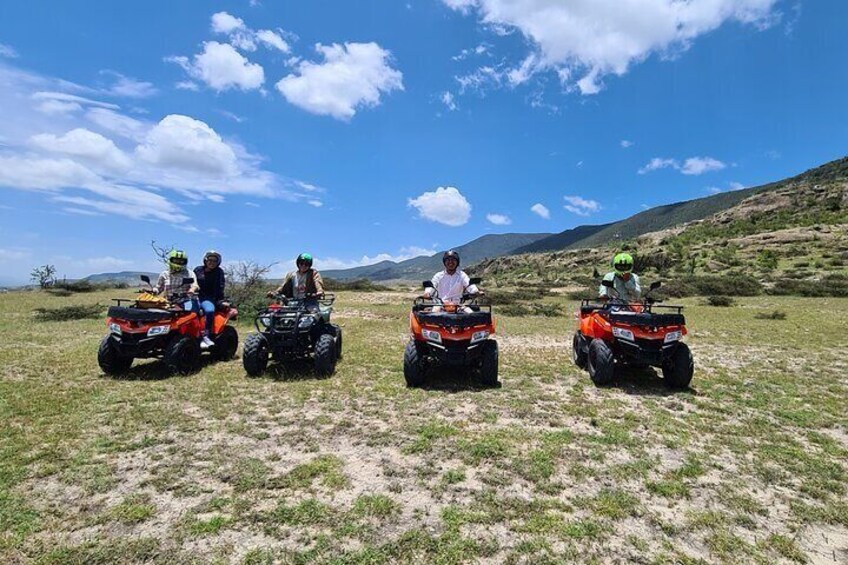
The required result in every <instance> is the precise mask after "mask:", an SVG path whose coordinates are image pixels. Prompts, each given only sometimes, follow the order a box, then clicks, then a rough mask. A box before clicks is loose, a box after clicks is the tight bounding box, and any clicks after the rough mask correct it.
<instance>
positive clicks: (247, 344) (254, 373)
mask: <svg viewBox="0 0 848 565" xmlns="http://www.w3.org/2000/svg"><path fill="white" fill-rule="evenodd" d="M241 361H242V364H243V365H244V370H245V372H246V373H247V375H248V376H250V377H259V376H261V375H262V373H264V372H265V369H266V368H267V367H268V340H266V339H265V336H264V335H262V334H250V335H249V336H247V339H245V340H244V350H243V351H242V352H241Z"/></svg>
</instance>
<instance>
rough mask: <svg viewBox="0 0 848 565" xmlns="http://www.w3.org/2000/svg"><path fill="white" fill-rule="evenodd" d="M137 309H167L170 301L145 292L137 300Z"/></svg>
mask: <svg viewBox="0 0 848 565" xmlns="http://www.w3.org/2000/svg"><path fill="white" fill-rule="evenodd" d="M135 307H136V308H163V309H164V308H167V307H168V301H167V300H165V299H164V298H162V297H161V296H157V295H155V294H153V293H150V292H143V293H141V294H139V295H138V298H136V299H135Z"/></svg>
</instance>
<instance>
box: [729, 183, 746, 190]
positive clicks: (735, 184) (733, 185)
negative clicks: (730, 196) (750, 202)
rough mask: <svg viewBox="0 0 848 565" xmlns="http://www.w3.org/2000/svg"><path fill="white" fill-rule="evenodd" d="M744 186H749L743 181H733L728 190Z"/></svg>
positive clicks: (740, 188)
mask: <svg viewBox="0 0 848 565" xmlns="http://www.w3.org/2000/svg"><path fill="white" fill-rule="evenodd" d="M744 188H748V187H747V186H745V185H744V184H742V183H741V182H731V183H730V185H729V187H728V190H742V189H744Z"/></svg>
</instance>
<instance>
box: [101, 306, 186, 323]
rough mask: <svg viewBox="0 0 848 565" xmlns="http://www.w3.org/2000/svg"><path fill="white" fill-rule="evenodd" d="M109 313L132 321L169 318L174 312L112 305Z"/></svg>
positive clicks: (151, 320)
mask: <svg viewBox="0 0 848 565" xmlns="http://www.w3.org/2000/svg"><path fill="white" fill-rule="evenodd" d="M107 315H108V316H109V317H110V318H117V319H119V320H128V321H130V322H158V321H159V320H166V321H167V320H169V319H170V318H171V316H172V313H171V312H170V311H168V310H160V309H157V308H127V307H125V306H110V307H109V311H108V313H107Z"/></svg>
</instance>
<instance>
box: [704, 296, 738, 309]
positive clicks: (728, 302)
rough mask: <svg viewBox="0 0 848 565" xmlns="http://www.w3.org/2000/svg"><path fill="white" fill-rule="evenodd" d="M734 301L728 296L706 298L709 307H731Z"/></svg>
mask: <svg viewBox="0 0 848 565" xmlns="http://www.w3.org/2000/svg"><path fill="white" fill-rule="evenodd" d="M733 303H734V300H733V298H731V297H729V296H723V295H720V294H714V295H712V296H708V297H707V304H708V305H710V306H722V307H726V306H733Z"/></svg>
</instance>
